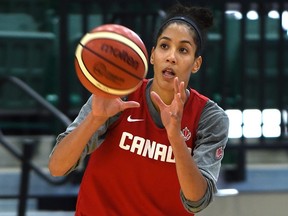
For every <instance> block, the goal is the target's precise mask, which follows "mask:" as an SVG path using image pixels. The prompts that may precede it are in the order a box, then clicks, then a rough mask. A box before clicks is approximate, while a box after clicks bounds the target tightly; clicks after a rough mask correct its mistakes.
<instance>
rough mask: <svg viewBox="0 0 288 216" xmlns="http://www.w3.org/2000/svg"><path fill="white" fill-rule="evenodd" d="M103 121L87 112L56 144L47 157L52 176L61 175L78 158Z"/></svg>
mask: <svg viewBox="0 0 288 216" xmlns="http://www.w3.org/2000/svg"><path fill="white" fill-rule="evenodd" d="M104 122H105V120H104V119H97V118H95V117H93V116H92V113H89V114H88V115H87V117H86V118H85V119H84V120H83V121H82V122H81V123H80V124H79V126H78V127H77V128H75V129H74V130H73V131H72V132H71V133H69V134H68V135H67V136H66V137H64V138H63V139H62V140H61V141H60V142H59V143H58V145H57V146H56V148H55V149H54V151H53V153H52V154H51V156H50V159H49V165H48V166H49V170H50V173H51V175H53V176H63V175H65V174H66V173H67V171H68V170H69V169H70V168H71V167H72V166H73V165H74V164H75V163H77V161H78V160H79V158H80V156H81V154H82V152H83V150H84V148H85V147H86V145H87V143H88V141H89V140H90V138H91V137H92V135H93V134H94V133H95V131H97V129H98V128H99V127H100V126H101V125H102V124H103V123H104Z"/></svg>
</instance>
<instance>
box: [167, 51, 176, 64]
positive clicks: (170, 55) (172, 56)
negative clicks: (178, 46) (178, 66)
mask: <svg viewBox="0 0 288 216" xmlns="http://www.w3.org/2000/svg"><path fill="white" fill-rule="evenodd" d="M166 61H167V62H170V63H172V64H175V63H176V56H175V51H174V50H170V51H169V52H168V54H167V57H166Z"/></svg>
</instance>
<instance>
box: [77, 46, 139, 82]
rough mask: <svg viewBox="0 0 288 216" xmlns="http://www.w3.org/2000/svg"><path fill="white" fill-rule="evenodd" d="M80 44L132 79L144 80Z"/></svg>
mask: <svg viewBox="0 0 288 216" xmlns="http://www.w3.org/2000/svg"><path fill="white" fill-rule="evenodd" d="M79 44H80V45H81V46H82V47H83V48H84V49H87V50H88V51H90V52H91V53H93V54H94V55H96V56H98V57H99V58H102V59H103V60H105V61H107V62H109V63H110V64H112V65H114V66H115V67H117V68H119V69H121V70H123V71H124V72H126V73H127V74H129V75H130V76H132V77H134V78H136V79H138V80H142V78H140V77H139V76H136V75H135V74H133V73H131V72H129V71H128V70H126V69H124V68H122V67H120V66H119V65H117V64H115V63H114V62H112V61H110V60H109V59H107V58H105V57H103V56H101V55H99V54H98V53H96V52H94V51H93V50H92V49H90V48H89V47H87V46H84V45H83V44H82V43H79Z"/></svg>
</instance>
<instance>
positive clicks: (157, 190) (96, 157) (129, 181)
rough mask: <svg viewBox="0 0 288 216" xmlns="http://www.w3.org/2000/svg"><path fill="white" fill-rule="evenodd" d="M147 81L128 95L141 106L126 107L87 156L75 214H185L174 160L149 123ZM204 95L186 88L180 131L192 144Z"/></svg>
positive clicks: (161, 133)
mask: <svg viewBox="0 0 288 216" xmlns="http://www.w3.org/2000/svg"><path fill="white" fill-rule="evenodd" d="M146 86H147V80H145V81H144V82H143V84H142V86H141V87H140V88H138V89H137V90H136V91H135V92H134V93H132V94H131V95H130V96H129V100H134V101H138V102H139V103H140V104H141V108H134V109H127V110H125V111H124V112H123V113H122V114H121V115H120V117H119V119H118V120H117V121H116V122H114V123H113V124H112V125H111V126H110V127H109V128H108V131H107V133H106V136H105V141H104V142H103V143H102V144H101V146H100V147H99V148H97V149H96V150H95V151H94V152H93V153H92V154H91V156H90V159H89V163H88V166H87V168H86V171H85V174H84V176H83V179H82V183H81V186H80V191H79V196H78V201H77V208H76V216H97V215H100V216H104V215H107V216H113V215H117V216H121V215H125V216H126V215H127V216H130V215H131V216H132V215H133V216H134V215H153V216H158V215H159V216H160V215H163V216H169V215H173V216H176V215H177V216H179V215H190V216H191V213H188V212H187V211H186V210H185V208H184V207H183V204H182V203H181V200H180V185H179V181H178V178H177V174H176V167H175V159H174V156H173V152H172V148H171V146H170V143H169V141H168V138H167V133H166V130H165V128H159V127H158V126H156V124H155V123H154V121H153V119H152V117H151V115H150V113H149V110H148V106H147V101H146V96H145V95H146V94H145V90H146ZM207 100H208V99H207V98H206V97H204V96H202V95H200V94H198V93H197V92H196V91H194V90H192V89H191V90H190V97H189V99H188V100H187V102H186V104H185V107H184V113H183V116H184V118H183V120H182V133H183V135H184V137H185V140H186V144H187V146H188V148H189V149H191V150H192V149H193V143H194V141H195V139H196V137H195V134H196V128H197V126H198V121H199V118H200V115H201V113H202V110H203V108H204V106H205V104H206V102H207Z"/></svg>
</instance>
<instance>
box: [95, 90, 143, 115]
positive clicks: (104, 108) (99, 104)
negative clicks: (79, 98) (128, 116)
mask: <svg viewBox="0 0 288 216" xmlns="http://www.w3.org/2000/svg"><path fill="white" fill-rule="evenodd" d="M137 107H140V104H139V103H138V102H136V101H123V100H122V99H121V98H120V97H117V98H108V97H103V96H99V95H95V94H93V98H92V114H93V116H94V117H97V118H103V120H106V119H107V118H109V117H111V116H114V115H116V114H117V113H119V112H122V111H124V110H125V109H128V108H137Z"/></svg>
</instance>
